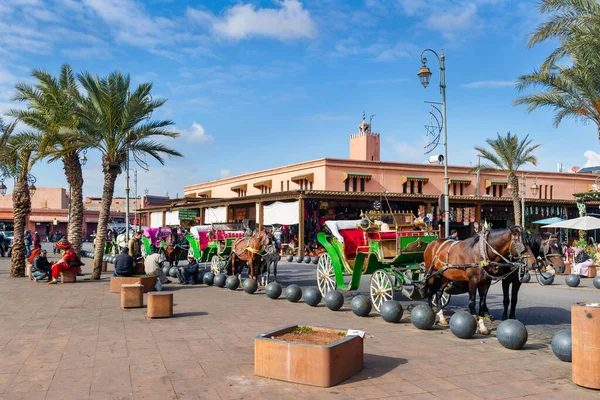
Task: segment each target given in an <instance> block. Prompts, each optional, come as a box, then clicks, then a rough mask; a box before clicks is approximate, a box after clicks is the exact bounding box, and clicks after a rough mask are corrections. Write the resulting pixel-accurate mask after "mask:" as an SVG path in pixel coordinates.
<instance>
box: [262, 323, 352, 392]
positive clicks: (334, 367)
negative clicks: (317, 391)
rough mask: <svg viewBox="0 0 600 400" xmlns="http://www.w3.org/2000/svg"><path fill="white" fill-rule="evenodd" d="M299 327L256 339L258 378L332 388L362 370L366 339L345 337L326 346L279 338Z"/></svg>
mask: <svg viewBox="0 0 600 400" xmlns="http://www.w3.org/2000/svg"><path fill="white" fill-rule="evenodd" d="M297 327H298V325H290V326H286V327H284V328H279V329H276V330H273V331H270V332H266V333H263V334H261V335H258V336H256V338H255V339H254V374H255V375H256V376H262V377H265V378H272V379H277V380H281V381H286V382H294V383H302V384H306V385H313V386H320V387H330V386H334V385H337V384H338V383H340V382H341V381H343V380H345V379H348V378H349V377H351V376H352V375H354V374H356V373H357V372H359V371H361V370H362V368H363V339H362V338H361V337H360V336H341V337H340V340H338V341H337V342H334V343H332V344H329V345H326V346H320V345H314V344H305V343H296V342H287V341H284V340H279V339H277V336H278V335H282V334H285V333H288V332H291V331H293V330H294V329H295V328H297ZM311 328H312V329H314V330H315V331H319V330H320V331H331V332H335V333H338V332H341V333H344V334H345V333H346V331H345V330H340V329H331V328H322V327H311ZM272 337H274V338H272Z"/></svg>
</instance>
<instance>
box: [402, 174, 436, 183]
mask: <svg viewBox="0 0 600 400" xmlns="http://www.w3.org/2000/svg"><path fill="white" fill-rule="evenodd" d="M408 181H412V182H423V183H427V182H429V178H428V177H426V176H421V175H402V176H401V178H400V183H403V184H404V183H406V182H408Z"/></svg>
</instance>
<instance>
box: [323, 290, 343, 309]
mask: <svg viewBox="0 0 600 400" xmlns="http://www.w3.org/2000/svg"><path fill="white" fill-rule="evenodd" d="M325 305H326V306H327V308H329V309H330V310H331V311H338V310H339V309H340V308H342V307H343V306H344V296H343V295H342V294H341V293H340V292H338V291H337V290H332V291H330V292H328V293H327V294H326V295H325Z"/></svg>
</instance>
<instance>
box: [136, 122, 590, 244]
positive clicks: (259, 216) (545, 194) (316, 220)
mask: <svg viewBox="0 0 600 400" xmlns="http://www.w3.org/2000/svg"><path fill="white" fill-rule="evenodd" d="M448 175H449V187H450V188H449V193H450V210H449V215H450V219H451V228H453V229H457V230H459V233H460V236H461V237H467V236H469V235H470V234H472V232H473V230H474V224H475V222H477V223H487V224H488V225H492V226H493V227H497V228H501V227H506V226H508V225H509V224H513V223H514V221H513V220H514V216H513V215H514V213H513V204H512V197H511V193H510V192H509V191H508V190H507V185H508V182H507V173H506V172H505V171H500V170H493V171H481V172H480V173H477V172H476V171H473V169H472V167H466V166H452V165H450V166H448ZM518 175H519V176H520V182H523V181H524V183H525V188H526V193H525V204H526V207H525V215H526V226H527V228H528V229H535V225H532V222H534V221H536V220H540V219H544V218H547V217H552V216H558V217H567V216H568V217H572V216H575V215H577V207H576V203H575V199H574V198H573V193H579V192H585V191H588V190H590V189H591V188H592V187H593V185H594V183H595V180H596V177H597V176H596V175H592V174H584V173H578V174H575V173H554V172H537V171H536V172H531V171H523V172H522V173H521V171H519V174H518ZM522 175H526V177H525V179H524V180H523V178H522ZM534 185H535V186H536V187H537V188H538V191H537V193H536V195H535V196H534V195H533V194H532V190H531V187H532V186H534ZM442 193H444V168H443V165H433V164H411V163H400V162H387V161H381V160H380V135H379V134H378V133H373V132H371V129H370V126H369V124H368V123H366V122H365V121H363V122H362V123H361V124H360V125H359V128H358V132H357V133H356V134H353V135H351V136H350V158H349V159H335V158H323V159H318V160H312V161H306V162H302V163H297V164H292V165H286V166H282V167H278V168H272V169H268V170H263V171H258V172H253V173H249V174H243V175H238V176H233V177H229V178H224V179H219V180H215V181H210V182H204V183H199V184H194V185H190V186H186V187H185V188H184V196H185V197H184V199H180V200H177V201H175V202H173V203H172V204H171V205H170V206H167V207H162V208H155V209H153V210H144V212H146V213H147V218H148V220H149V221H150V226H153V225H156V226H165V224H166V225H169V224H168V223H167V220H169V221H171V222H175V221H177V218H176V216H177V215H178V212H179V211H178V210H180V209H189V210H194V212H193V213H191V214H190V215H192V216H195V217H194V220H193V221H188V222H189V223H195V224H207V223H213V222H234V221H243V220H247V221H256V222H257V223H258V224H259V225H261V226H262V225H272V224H276V223H277V224H281V225H290V226H292V228H291V232H292V234H291V235H290V236H292V237H293V236H294V235H297V236H298V239H297V240H298V242H299V244H300V248H301V249H302V248H303V246H302V245H303V244H304V243H307V242H310V241H313V240H314V238H315V235H316V232H318V231H319V230H320V229H321V226H322V222H323V220H324V219H357V218H358V217H359V215H360V212H361V211H362V210H367V209H372V208H381V209H384V210H392V211H411V212H413V213H414V214H415V215H420V216H428V217H430V220H431V221H432V224H433V227H434V228H435V229H437V228H438V227H439V226H440V225H441V226H443V224H440V222H441V220H442V215H441V214H440V209H439V207H438V199H439V196H440V195H441V194H442ZM291 214H295V216H294V215H291ZM180 222H181V221H180ZM284 222H285V223H284ZM517 222H520V221H517ZM161 224H162V225H161ZM294 225H296V227H294ZM442 234H445V233H442Z"/></svg>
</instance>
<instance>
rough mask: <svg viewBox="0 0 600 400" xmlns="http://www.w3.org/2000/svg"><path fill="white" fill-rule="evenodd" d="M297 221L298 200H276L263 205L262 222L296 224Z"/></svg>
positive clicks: (267, 223) (268, 223) (266, 223)
mask: <svg viewBox="0 0 600 400" xmlns="http://www.w3.org/2000/svg"><path fill="white" fill-rule="evenodd" d="M297 223H298V201H291V202H282V201H276V202H275V203H273V204H269V205H268V206H265V207H264V215H263V224H265V225H273V224H281V225H296V224H297Z"/></svg>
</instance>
